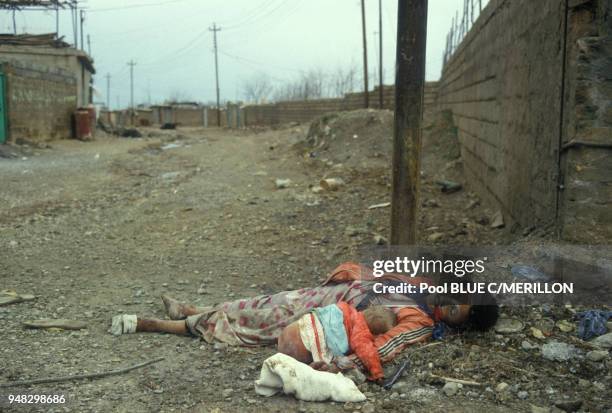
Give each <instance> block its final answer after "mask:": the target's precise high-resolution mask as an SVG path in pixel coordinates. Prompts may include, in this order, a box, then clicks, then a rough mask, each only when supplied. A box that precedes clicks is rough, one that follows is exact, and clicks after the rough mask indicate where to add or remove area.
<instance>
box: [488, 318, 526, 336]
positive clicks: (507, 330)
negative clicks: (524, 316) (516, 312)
mask: <svg viewBox="0 0 612 413" xmlns="http://www.w3.org/2000/svg"><path fill="white" fill-rule="evenodd" d="M524 327H525V325H524V324H523V322H522V321H521V320H519V319H516V318H508V317H501V318H500V319H499V320H497V323H496V324H495V331H496V332H498V333H500V334H512V333H518V332H519V331H521V330H522V329H523V328H524Z"/></svg>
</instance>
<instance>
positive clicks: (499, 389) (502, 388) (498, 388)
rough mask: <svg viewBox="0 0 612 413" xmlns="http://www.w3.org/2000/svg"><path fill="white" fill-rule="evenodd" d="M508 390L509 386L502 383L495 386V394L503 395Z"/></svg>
mask: <svg viewBox="0 0 612 413" xmlns="http://www.w3.org/2000/svg"><path fill="white" fill-rule="evenodd" d="M509 388H510V385H509V384H508V383H506V382H503V381H502V382H501V383H499V384H498V385H497V386H495V391H496V392H497V393H503V392H505V391H507V390H508V389H509Z"/></svg>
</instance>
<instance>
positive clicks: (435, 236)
mask: <svg viewBox="0 0 612 413" xmlns="http://www.w3.org/2000/svg"><path fill="white" fill-rule="evenodd" d="M442 238H444V234H443V233H441V232H434V233H433V234H431V235H430V236H428V237H427V241H429V242H436V241H439V240H441V239H442Z"/></svg>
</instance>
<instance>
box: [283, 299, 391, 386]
mask: <svg viewBox="0 0 612 413" xmlns="http://www.w3.org/2000/svg"><path fill="white" fill-rule="evenodd" d="M395 325H397V317H396V315H395V313H394V312H393V311H392V310H390V309H388V308H386V307H382V306H372V307H369V308H368V309H366V310H365V311H363V312H359V311H357V310H356V309H355V308H354V307H352V306H350V305H349V304H347V303H346V302H343V301H341V302H339V303H338V304H332V305H328V306H326V307H321V308H316V309H315V310H314V311H313V312H311V313H308V314H306V315H304V316H302V317H301V318H300V319H299V320H298V321H296V322H294V323H291V324H290V325H288V326H287V327H286V328H285V329H284V330H283V331H282V332H281V335H280V337H279V338H278V351H279V352H280V353H284V354H287V355H288V356H291V357H293V358H295V359H296V360H298V361H301V362H302V363H306V364H311V363H312V364H311V366H312V367H314V368H318V369H329V368H328V367H327V366H328V365H329V364H330V363H332V360H334V359H337V358H339V357H342V356H345V355H348V354H351V353H354V354H355V355H357V357H359V359H360V360H361V361H362V362H363V364H364V366H365V367H366V368H367V370H368V371H369V373H370V377H369V379H370V380H374V381H378V380H380V379H382V378H383V377H384V372H383V369H382V364H381V361H380V356H379V355H378V351H377V349H376V346H375V345H374V336H375V335H379V334H384V333H386V332H387V331H389V330H390V329H391V328H393V327H394V326H395Z"/></svg>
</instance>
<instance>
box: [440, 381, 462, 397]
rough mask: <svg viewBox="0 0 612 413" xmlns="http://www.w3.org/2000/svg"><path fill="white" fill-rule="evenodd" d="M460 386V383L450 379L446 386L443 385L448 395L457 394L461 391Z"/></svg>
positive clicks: (443, 389)
mask: <svg viewBox="0 0 612 413" xmlns="http://www.w3.org/2000/svg"><path fill="white" fill-rule="evenodd" d="M459 389H460V387H459V383H455V382H452V381H449V382H448V383H446V384H445V385H444V387H442V391H443V392H444V394H446V395H447V396H448V397H452V396H454V395H455V394H457V392H458V391H459Z"/></svg>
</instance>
